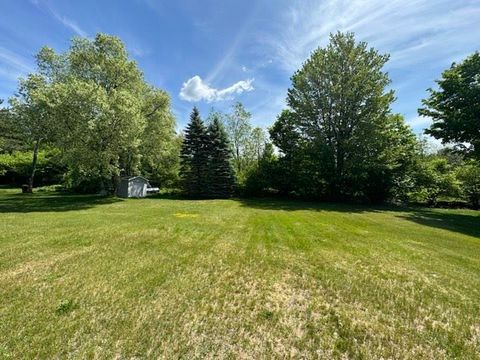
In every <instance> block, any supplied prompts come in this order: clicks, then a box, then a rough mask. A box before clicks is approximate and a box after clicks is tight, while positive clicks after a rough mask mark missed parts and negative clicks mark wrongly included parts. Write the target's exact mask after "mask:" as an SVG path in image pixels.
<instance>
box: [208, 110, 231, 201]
mask: <svg viewBox="0 0 480 360" xmlns="http://www.w3.org/2000/svg"><path fill="white" fill-rule="evenodd" d="M208 138H209V144H208V149H209V151H208V153H209V166H208V196H209V197H212V198H226V197H230V196H231V195H232V193H233V188H234V184H235V178H234V175H233V168H232V165H231V157H232V154H231V150H230V145H229V143H228V138H227V134H226V132H225V130H224V129H223V127H222V125H221V124H220V120H219V119H218V117H215V118H214V120H213V122H212V123H211V124H210V125H209V127H208Z"/></svg>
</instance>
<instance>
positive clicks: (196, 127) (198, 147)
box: [180, 107, 209, 197]
mask: <svg viewBox="0 0 480 360" xmlns="http://www.w3.org/2000/svg"><path fill="white" fill-rule="evenodd" d="M208 152H209V148H208V134H207V128H206V127H205V124H204V123H203V121H202V119H201V118H200V113H199V112H198V109H197V108H196V107H194V108H193V110H192V113H191V115H190V122H189V124H188V125H187V128H186V130H185V134H184V139H183V144H182V150H181V167H180V176H181V180H182V186H183V190H184V192H185V194H186V195H187V196H190V197H206V196H207V195H208V192H209V190H208V182H209V181H208V176H209V171H208V160H209V159H208V158H209V154H208Z"/></svg>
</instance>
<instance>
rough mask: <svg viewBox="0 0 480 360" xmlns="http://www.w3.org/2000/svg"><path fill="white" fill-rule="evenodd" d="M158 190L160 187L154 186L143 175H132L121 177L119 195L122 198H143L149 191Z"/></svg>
mask: <svg viewBox="0 0 480 360" xmlns="http://www.w3.org/2000/svg"><path fill="white" fill-rule="evenodd" d="M155 192H158V188H152V187H151V186H150V183H149V182H148V180H147V179H145V178H144V177H143V176H131V177H124V178H122V179H120V185H119V187H118V189H117V196H119V197H122V198H131V197H134V198H141V197H145V196H147V195H148V194H149V193H155Z"/></svg>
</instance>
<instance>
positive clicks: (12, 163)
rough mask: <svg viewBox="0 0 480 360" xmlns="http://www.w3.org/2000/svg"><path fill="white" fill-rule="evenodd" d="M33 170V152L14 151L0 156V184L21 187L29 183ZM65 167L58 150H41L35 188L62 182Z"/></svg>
mask: <svg viewBox="0 0 480 360" xmlns="http://www.w3.org/2000/svg"><path fill="white" fill-rule="evenodd" d="M31 168H32V152H31V151H14V152H13V153H5V154H0V184H3V185H18V186H19V185H21V184H24V183H26V182H28V178H29V176H30V171H31ZM64 170H65V169H64V167H63V166H62V165H61V163H60V151H59V150H58V149H46V150H41V151H39V153H38V162H37V170H36V172H35V181H34V184H35V186H42V185H51V184H58V183H60V182H62V177H63V173H64Z"/></svg>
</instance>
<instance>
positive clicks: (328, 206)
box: [236, 198, 405, 213]
mask: <svg viewBox="0 0 480 360" xmlns="http://www.w3.org/2000/svg"><path fill="white" fill-rule="evenodd" d="M236 200H237V201H239V202H240V203H241V204H242V206H245V207H249V208H254V209H260V210H281V211H301V210H309V211H335V212H345V213H362V212H380V211H405V208H404V207H401V206H396V205H391V204H379V205H378V204H377V205H371V204H370V205H369V204H359V203H340V202H319V201H314V200H312V201H309V200H297V199H279V198H240V199H236Z"/></svg>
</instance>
